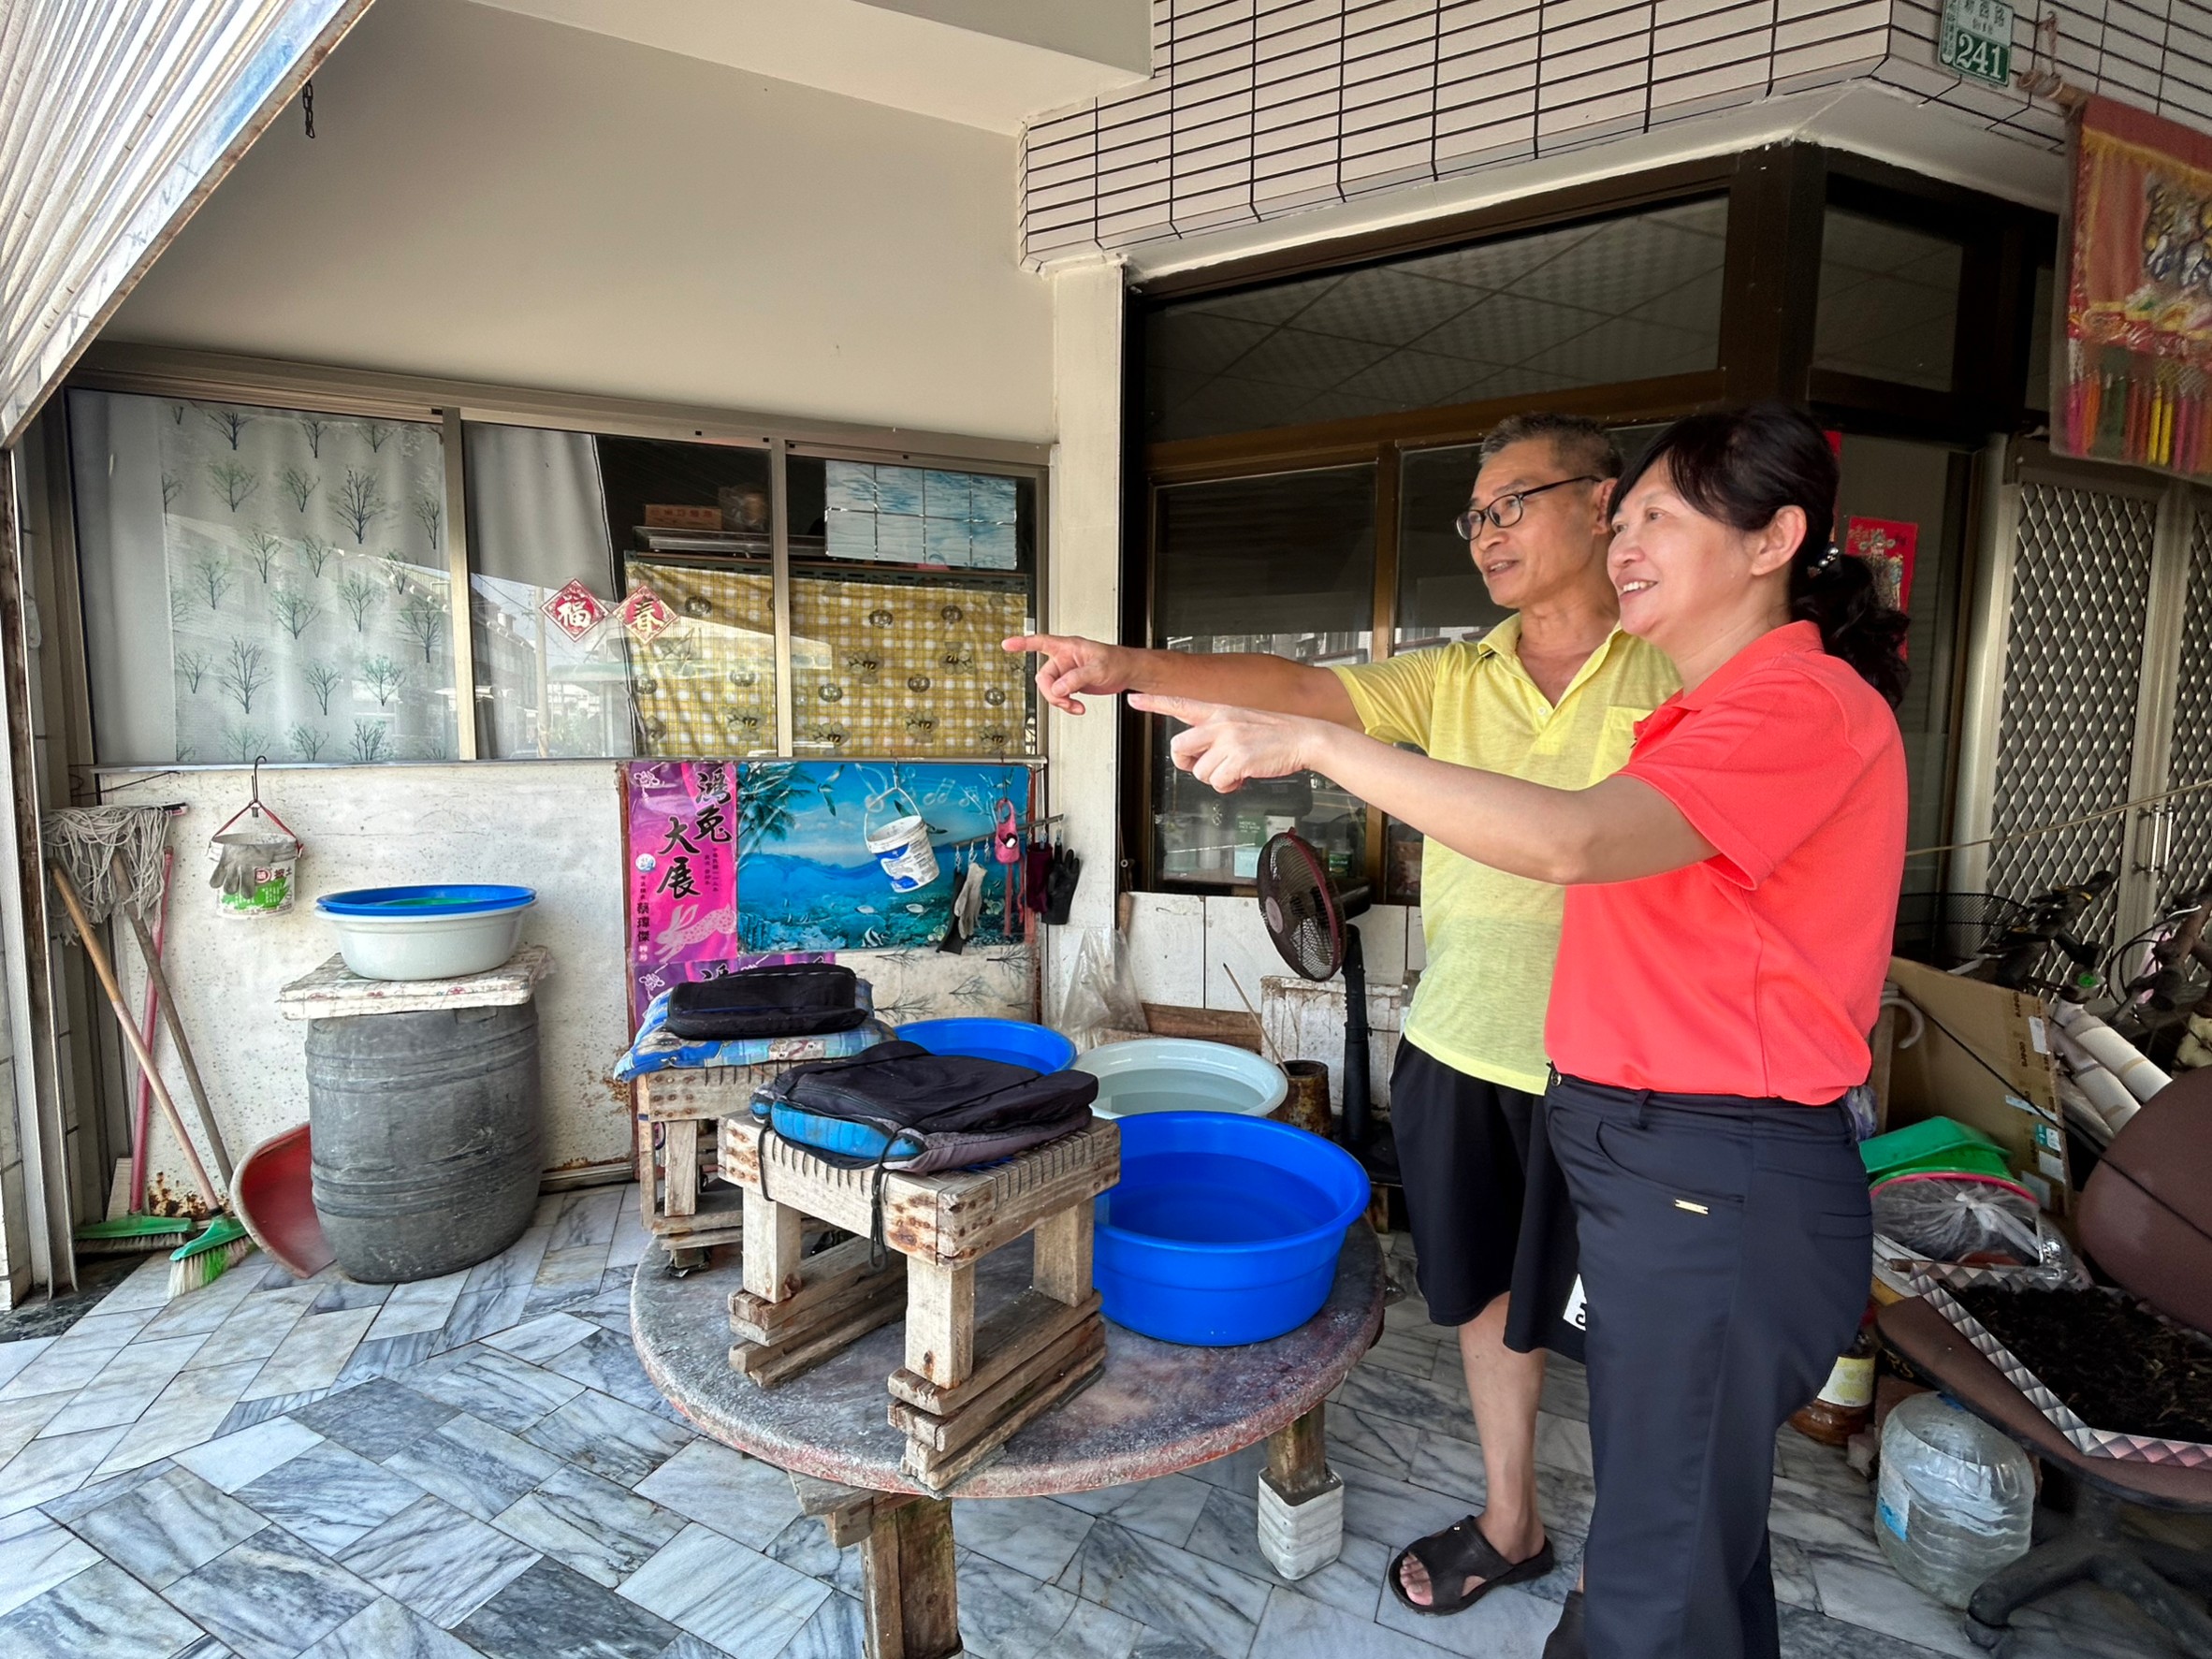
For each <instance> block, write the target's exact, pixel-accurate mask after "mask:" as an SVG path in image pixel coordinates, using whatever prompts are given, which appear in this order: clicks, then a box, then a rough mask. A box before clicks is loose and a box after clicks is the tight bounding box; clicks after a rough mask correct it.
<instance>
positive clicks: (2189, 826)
mask: <svg viewBox="0 0 2212 1659" xmlns="http://www.w3.org/2000/svg"><path fill="white" fill-rule="evenodd" d="M2166 757H2167V758H2166V775H2167V778H2168V779H2169V780H2170V781H2169V783H2168V785H2167V787H2169V788H2174V787H2177V786H2179V785H2181V784H2186V783H2197V782H2202V781H2205V780H2208V779H2212V504H2206V503H2205V502H2202V500H2200V501H2199V502H2198V504H2197V508H2196V511H2195V512H2194V513H2193V514H2192V515H2190V536H2189V573H2188V586H2187V589H2186V590H2185V592H2184V595H2183V599H2182V605H2181V652H2180V662H2179V671H2178V672H2177V673H2176V675H2175V677H2174V735H2173V739H2172V741H2171V742H2170V743H2169V744H2168V745H2167V749H2166ZM2156 810H2158V811H2160V812H2161V815H2162V816H2163V818H2164V820H2165V827H2164V834H2163V837H2162V839H2163V841H2164V843H2165V845H2164V847H2163V848H2162V849H2161V850H2159V851H2161V854H2162V856H2161V857H2160V858H2159V859H2157V860H2156V862H2158V863H2161V864H2163V866H2165V876H2166V879H2167V885H2168V886H2169V887H2171V888H2180V887H2185V886H2190V885H2196V886H2202V885H2203V884H2204V883H2205V882H2206V881H2208V880H2212V790H2205V791H2201V792H2199V793H2195V794H2188V795H2183V796H2181V797H2180V798H2179V799H2178V800H2176V801H2173V802H2170V803H2168V804H2167V805H2166V806H2165V807H2163V808H2157V809H2156Z"/></svg>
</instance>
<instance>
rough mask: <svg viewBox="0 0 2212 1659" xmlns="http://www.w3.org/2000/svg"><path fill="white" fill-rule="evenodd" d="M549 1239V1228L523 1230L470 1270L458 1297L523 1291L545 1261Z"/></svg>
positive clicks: (550, 1233)
mask: <svg viewBox="0 0 2212 1659" xmlns="http://www.w3.org/2000/svg"><path fill="white" fill-rule="evenodd" d="M552 1237H553V1230H552V1229H551V1228H549V1227H531V1228H529V1229H527V1230H525V1231H524V1232H523V1234H522V1236H521V1237H520V1238H518V1239H517V1240H516V1241H515V1242H514V1243H513V1244H509V1245H508V1246H507V1247H506V1248H505V1249H504V1250H502V1251H501V1252H500V1253H499V1254H498V1255H497V1256H494V1257H493V1258H492V1259H490V1260H489V1261H479V1262H478V1263H477V1264H476V1265H475V1266H474V1267H473V1268H471V1269H470V1270H469V1276H468V1278H467V1280H466V1281H465V1282H464V1283H463V1284H462V1286H461V1294H462V1295H464V1296H466V1295H468V1294H470V1293H471V1292H473V1291H483V1290H509V1289H515V1288H522V1287H527V1286H528V1285H530V1283H531V1281H532V1280H534V1279H535V1278H536V1277H537V1276H538V1264H539V1263H540V1262H542V1261H544V1260H545V1259H546V1245H547V1244H549V1242H550V1241H551V1239H552Z"/></svg>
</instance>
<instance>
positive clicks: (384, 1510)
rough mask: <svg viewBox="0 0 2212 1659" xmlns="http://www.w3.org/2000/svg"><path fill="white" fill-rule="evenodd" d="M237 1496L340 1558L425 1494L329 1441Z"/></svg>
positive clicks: (281, 1464)
mask: <svg viewBox="0 0 2212 1659" xmlns="http://www.w3.org/2000/svg"><path fill="white" fill-rule="evenodd" d="M233 1495H235V1496H236V1497H237V1499H238V1500H239V1502H240V1503H241V1504H244V1505H246V1506H248V1507H249V1508H251V1509H253V1510H254V1511H255V1513H256V1514H259V1515H266V1516H267V1517H268V1518H269V1520H271V1521H275V1522H276V1523H277V1524H278V1525H279V1526H282V1527H284V1529H286V1530H287V1531H288V1532H291V1533H292V1534H294V1535H297V1536H298V1538H300V1539H301V1540H302V1541H303V1542H305V1543H307V1544H309V1545H311V1546H313V1548H314V1549H317V1550H322V1551H323V1552H324V1553H325V1554H327V1555H335V1554H336V1553H337V1552H338V1551H339V1550H343V1549H344V1548H345V1547H346V1546H347V1545H348V1544H351V1543H352V1542H353V1541H354V1540H355V1539H356V1538H357V1537H359V1536H360V1535H362V1534H363V1533H365V1532H367V1531H369V1530H370V1529H371V1527H374V1526H378V1525H381V1524H382V1523H383V1522H385V1521H389V1520H390V1519H391V1518H392V1517H393V1516H395V1515H397V1514H399V1513H400V1510H402V1509H404V1508H406V1507H407V1506H408V1505H410V1504H412V1503H414V1502H415V1500H416V1499H418V1498H420V1497H422V1496H423V1495H424V1494H423V1490H422V1488H420V1487H419V1486H416V1485H415V1483H414V1482H413V1481H411V1480H403V1479H401V1478H400V1477H399V1476H397V1475H394V1474H392V1473H390V1472H389V1471H388V1470H385V1469H380V1468H378V1467H377V1466H376V1465H375V1464H374V1463H371V1462H370V1461H369V1460H368V1459H367V1458H364V1457H362V1456H360V1455H359V1454H358V1453H357V1452H351V1451H348V1450H346V1448H344V1447H342V1446H332V1445H331V1444H330V1443H329V1442H327V1441H324V1442H322V1443H321V1444H319V1445H316V1446H313V1447H311V1448H309V1449H307V1450H306V1451H303V1452H301V1453H300V1454H299V1455H298V1457H295V1458H292V1459H290V1460H288V1461H287V1462H284V1463H279V1464H278V1465H277V1466H276V1467H275V1468H273V1469H271V1470H269V1473H268V1474H266V1475H263V1476H262V1477H259V1478H258V1479H256V1480H254V1481H251V1482H249V1483H248V1484H246V1485H244V1486H241V1487H240V1488H239V1489H238V1491H237V1492H236V1493H234V1494H233Z"/></svg>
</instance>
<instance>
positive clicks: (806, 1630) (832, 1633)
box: [615, 1233, 867, 1659]
mask: <svg viewBox="0 0 2212 1659" xmlns="http://www.w3.org/2000/svg"><path fill="white" fill-rule="evenodd" d="M615 1242H616V1244H620V1243H621V1242H622V1241H621V1235H620V1234H619V1233H618V1234H616V1235H615ZM866 1644H867V1616H866V1614H865V1613H864V1612H863V1611H862V1610H861V1606H860V1603H859V1602H857V1601H855V1600H854V1599H853V1598H852V1597H851V1596H850V1595H837V1594H832V1595H826V1596H824V1597H823V1598H822V1606H820V1607H818V1608H815V1609H814V1615H813V1617H812V1618H810V1619H808V1621H807V1623H804V1624H802V1625H800V1626H799V1634H798V1635H796V1636H794V1637H792V1638H791V1644H790V1645H789V1646H788V1647H786V1648H785V1649H784V1650H783V1652H780V1653H779V1654H777V1656H776V1659H853V1655H855V1654H858V1653H863V1652H866ZM668 1659H677V1656H676V1655H675V1654H674V1653H673V1652H672V1653H671V1654H669V1655H668ZM699 1659H712V1656H711V1655H706V1654H702V1655H700V1656H699Z"/></svg>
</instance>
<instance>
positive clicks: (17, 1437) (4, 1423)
mask: <svg viewBox="0 0 2212 1659" xmlns="http://www.w3.org/2000/svg"><path fill="white" fill-rule="evenodd" d="M75 1398H77V1395H76V1392H75V1390H67V1389H65V1390H59V1391H57V1392H55V1393H51V1394H30V1395H26V1396H25V1397H23V1398H22V1399H20V1400H0V1467H4V1466H5V1465H6V1464H7V1461H8V1459H10V1458H12V1457H14V1456H15V1454H16V1453H17V1452H19V1451H21V1450H22V1448H24V1447H26V1446H28V1445H30V1444H31V1442H32V1441H33V1440H35V1439H36V1438H37V1437H38V1431H39V1430H41V1429H43V1428H45V1427H46V1425H47V1424H48V1423H50V1422H51V1421H52V1420H53V1417H54V1413H56V1412H57V1411H59V1410H61V1408H62V1407H63V1406H65V1405H66V1404H69V1402H70V1401H72V1400H74V1399H75ZM5 1490H7V1489H6V1487H5V1485H4V1484H0V1491H5Z"/></svg>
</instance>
